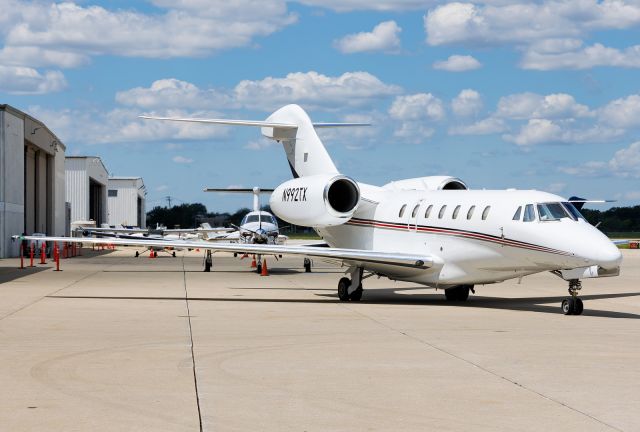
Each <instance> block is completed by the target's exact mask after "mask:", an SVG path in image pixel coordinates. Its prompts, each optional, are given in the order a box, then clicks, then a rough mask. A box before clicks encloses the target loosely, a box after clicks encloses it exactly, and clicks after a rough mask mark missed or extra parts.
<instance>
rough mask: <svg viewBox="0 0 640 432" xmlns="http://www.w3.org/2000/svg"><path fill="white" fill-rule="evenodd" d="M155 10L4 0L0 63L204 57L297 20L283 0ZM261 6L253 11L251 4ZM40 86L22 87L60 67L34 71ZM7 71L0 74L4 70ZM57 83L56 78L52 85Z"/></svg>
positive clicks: (166, 5)
mask: <svg viewBox="0 0 640 432" xmlns="http://www.w3.org/2000/svg"><path fill="white" fill-rule="evenodd" d="M154 3H155V5H156V6H157V7H159V8H161V11H160V12H150V13H144V12H138V11H134V10H132V9H127V10H124V9H117V10H111V9H108V8H106V7H102V6H96V5H94V6H85V5H83V4H80V3H73V2H62V3H50V2H41V1H37V0H32V1H20V0H3V1H2V2H0V6H1V9H2V11H3V13H2V17H1V18H0V40H2V42H3V44H2V46H0V64H2V65H4V66H5V67H9V66H10V67H16V68H30V69H32V70H33V68H73V67H78V66H81V65H85V64H87V63H89V62H90V61H91V58H92V57H94V56H99V55H115V56H125V57H143V58H172V57H203V56H207V55H211V54H214V53H216V52H218V51H221V50H224V49H229V48H235V47H242V46H247V45H249V44H251V43H252V42H253V40H254V39H255V38H257V37H261V36H266V35H269V34H272V33H274V32H276V31H278V30H280V29H282V28H284V27H286V26H288V25H290V24H292V23H293V22H295V21H296V19H297V18H296V15H295V14H291V13H289V12H288V11H287V6H286V2H285V1H284V0H238V1H233V2H226V3H220V4H216V6H215V7H211V5H210V3H206V2H203V1H198V0H184V1H178V2H168V1H162V0H159V1H155V2H154ZM258 9H259V10H260V14H256V13H255V10H258ZM37 73H38V74H40V75H42V76H45V78H46V79H45V84H44V85H42V86H40V87H37V86H36V90H33V87H34V86H33V85H27V86H26V87H27V90H26V92H29V93H46V92H51V91H57V90H58V89H59V87H60V81H61V72H60V71H55V70H53V71H37ZM5 74H6V72H5ZM3 81H4V85H3V88H4V89H5V91H11V92H13V91H15V92H25V84H24V80H17V79H13V80H3ZM53 81H56V83H53Z"/></svg>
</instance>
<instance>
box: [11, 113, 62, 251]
mask: <svg viewBox="0 0 640 432" xmlns="http://www.w3.org/2000/svg"><path fill="white" fill-rule="evenodd" d="M65 150H66V148H65V146H64V144H63V143H62V142H61V141H60V140H59V139H58V138H57V137H56V135H55V134H54V133H53V132H51V131H50V130H49V129H48V128H47V126H46V125H45V124H44V123H42V122H40V121H38V120H37V119H35V118H33V117H31V116H30V115H29V114H26V113H24V112H22V111H20V110H18V109H16V108H13V107H11V106H10V105H0V258H4V257H9V256H17V254H18V251H19V245H18V244H17V243H14V242H12V241H11V236H12V235H15V234H21V233H27V234H33V233H34V232H41V233H45V234H49V235H64V233H65V227H66V219H65V201H64V200H65V184H64V183H65V178H64V153H65Z"/></svg>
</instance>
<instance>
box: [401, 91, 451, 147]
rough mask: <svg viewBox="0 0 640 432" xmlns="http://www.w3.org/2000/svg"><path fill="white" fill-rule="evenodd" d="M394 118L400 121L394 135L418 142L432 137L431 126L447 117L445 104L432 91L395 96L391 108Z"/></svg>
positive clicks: (432, 130)
mask: <svg viewBox="0 0 640 432" xmlns="http://www.w3.org/2000/svg"><path fill="white" fill-rule="evenodd" d="M389 115H390V116H391V118H392V119H394V120H397V121H399V122H400V124H399V126H398V127H397V128H396V129H395V131H394V135H395V136H397V137H400V138H404V139H406V140H407V141H409V142H415V143H418V142H420V141H422V140H423V139H425V138H429V137H431V136H432V135H433V134H434V132H435V130H434V129H433V127H432V126H431V124H432V123H434V122H439V121H441V120H442V119H444V117H445V115H446V114H445V108H444V104H443V103H442V101H441V100H440V99H438V98H437V97H435V96H434V95H432V94H431V93H416V94H411V95H405V96H398V97H396V98H395V100H394V101H393V103H392V104H391V107H390V108H389Z"/></svg>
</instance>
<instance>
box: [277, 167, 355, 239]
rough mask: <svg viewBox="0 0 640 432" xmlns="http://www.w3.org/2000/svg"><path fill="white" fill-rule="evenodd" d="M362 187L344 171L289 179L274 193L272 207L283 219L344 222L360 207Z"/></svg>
mask: <svg viewBox="0 0 640 432" xmlns="http://www.w3.org/2000/svg"><path fill="white" fill-rule="evenodd" d="M359 202H360V188H359V187H358V184H357V183H356V182H355V181H354V180H353V179H351V178H349V177H347V176H344V175H340V174H318V175H314V176H305V177H300V178H297V179H293V180H289V181H287V182H285V183H283V184H281V185H280V186H278V187H277V188H276V189H275V190H274V192H273V193H272V194H271V198H270V199H269V204H270V205H271V210H273V212H274V213H275V214H276V215H278V217H280V218H281V219H284V220H285V221H287V222H289V223H291V224H294V225H303V226H310V227H323V226H333V225H342V224H343V223H346V222H347V221H348V220H349V219H351V217H352V216H353V213H354V212H355V211H356V209H357V208H358V204H359Z"/></svg>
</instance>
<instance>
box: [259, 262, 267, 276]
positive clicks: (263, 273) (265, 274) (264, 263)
mask: <svg viewBox="0 0 640 432" xmlns="http://www.w3.org/2000/svg"><path fill="white" fill-rule="evenodd" d="M260 276H269V269H268V268H267V259H266V258H265V259H264V260H263V261H262V273H260Z"/></svg>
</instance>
